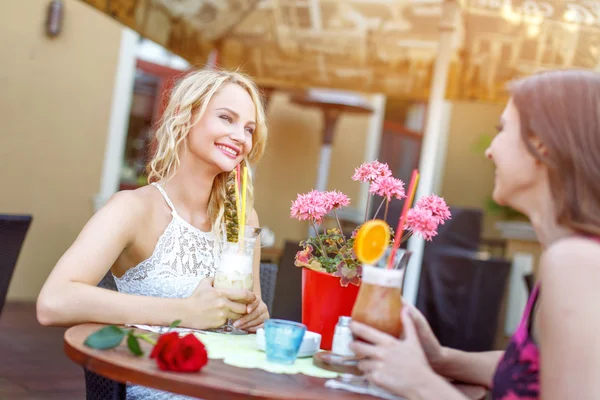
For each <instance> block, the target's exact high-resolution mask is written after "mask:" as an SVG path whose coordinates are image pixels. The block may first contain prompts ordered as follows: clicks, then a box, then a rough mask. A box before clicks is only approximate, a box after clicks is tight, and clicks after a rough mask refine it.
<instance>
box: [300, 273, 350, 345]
mask: <svg viewBox="0 0 600 400" xmlns="http://www.w3.org/2000/svg"><path fill="white" fill-rule="evenodd" d="M358 289H359V287H358V286H356V285H352V284H349V285H348V286H346V287H343V286H342V285H340V278H338V277H335V276H332V275H329V274H326V273H323V272H317V271H313V270H311V269H308V268H302V323H303V324H304V325H306V327H307V329H308V330H309V331H311V332H316V333H320V334H321V349H323V350H331V343H332V341H333V332H334V330H335V325H336V324H337V321H338V319H339V317H340V316H342V315H344V316H350V315H351V314H352V308H353V307H354V302H355V301H356V297H357V296H358Z"/></svg>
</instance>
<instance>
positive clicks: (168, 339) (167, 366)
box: [150, 332, 208, 372]
mask: <svg viewBox="0 0 600 400" xmlns="http://www.w3.org/2000/svg"><path fill="white" fill-rule="evenodd" d="M150 358H155V359H156V363H157V364H158V367H159V368H160V369H162V370H164V371H176V372H198V371H200V369H202V367H204V366H205V365H206V363H207V362H208V354H207V353H206V348H205V347H204V344H202V342H201V341H199V340H198V338H197V337H196V336H194V335H193V334H191V333H189V334H187V335H185V336H184V337H182V338H180V337H179V335H178V334H177V332H171V333H167V334H164V335H161V336H160V337H159V338H158V342H157V343H156V345H155V346H154V348H153V349H152V353H151V354H150Z"/></svg>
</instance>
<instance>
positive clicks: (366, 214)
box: [365, 195, 371, 222]
mask: <svg viewBox="0 0 600 400" xmlns="http://www.w3.org/2000/svg"><path fill="white" fill-rule="evenodd" d="M370 205H371V195H369V196H368V197H367V209H366V210H365V222H367V218H368V217H369V206H370Z"/></svg>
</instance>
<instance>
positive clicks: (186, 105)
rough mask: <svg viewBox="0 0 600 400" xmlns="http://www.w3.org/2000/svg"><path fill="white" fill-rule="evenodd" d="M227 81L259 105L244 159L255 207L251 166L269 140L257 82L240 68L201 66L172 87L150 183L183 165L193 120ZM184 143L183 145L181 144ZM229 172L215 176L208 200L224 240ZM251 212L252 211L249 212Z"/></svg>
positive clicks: (158, 134) (150, 167)
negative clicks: (246, 93) (233, 69)
mask: <svg viewBox="0 0 600 400" xmlns="http://www.w3.org/2000/svg"><path fill="white" fill-rule="evenodd" d="M227 84H236V85H239V86H240V87H241V88H242V89H244V90H246V91H247V92H248V94H249V95H250V97H251V98H252V102H253V103H254V106H255V108H256V128H255V130H254V134H253V135H252V150H251V151H250V153H249V154H248V155H247V157H246V158H244V160H243V161H242V162H241V165H242V166H246V167H247V169H248V182H247V188H248V193H247V203H246V204H247V209H248V210H252V207H253V203H254V188H253V185H252V176H251V175H252V174H251V171H252V169H251V167H252V166H254V165H255V164H256V162H258V160H259V159H260V158H261V157H262V155H263V153H264V150H265V146H266V142H267V126H266V121H265V119H266V118H265V111H264V107H263V103H262V99H261V96H260V94H259V90H258V88H257V86H256V84H255V83H254V82H253V81H252V80H251V79H250V78H249V77H247V76H246V75H244V74H242V73H240V72H237V71H236V72H233V71H225V70H219V69H208V68H204V69H200V70H197V71H194V72H191V73H189V74H187V75H186V76H185V77H184V78H183V79H181V81H180V82H179V83H178V84H177V85H176V86H175V87H174V88H173V90H172V92H171V96H170V98H169V103H168V105H167V107H166V109H165V111H164V113H163V116H162V119H161V121H160V125H159V127H158V129H157V131H156V142H157V148H156V153H155V155H154V157H153V158H152V160H151V161H150V163H149V165H148V170H149V174H148V183H151V182H156V181H159V180H162V179H166V180H168V179H170V178H171V177H172V176H173V175H174V174H175V173H176V171H177V169H178V168H179V166H180V159H179V156H180V152H181V151H182V149H183V150H184V151H185V149H186V147H185V146H186V143H187V141H186V138H187V136H188V134H189V132H190V130H191V128H192V126H193V125H194V124H196V123H197V122H198V121H199V120H200V119H201V118H202V116H203V115H204V112H205V111H206V107H207V106H208V103H209V102H210V100H211V99H212V97H213V96H214V95H215V94H216V93H217V92H218V91H219V89H221V88H223V87H224V86H225V85H227ZM182 146H184V147H183V148H182ZM229 174H230V172H222V173H220V174H219V175H217V177H216V178H215V180H214V182H213V186H212V190H211V193H210V198H209V201H208V216H209V218H210V221H211V224H212V231H213V232H214V233H215V236H216V238H217V240H221V235H222V227H221V225H222V222H223V218H224V213H225V197H226V183H227V179H228V177H229ZM247 215H249V213H248V214H247Z"/></svg>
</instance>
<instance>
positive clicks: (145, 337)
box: [134, 333, 156, 346]
mask: <svg viewBox="0 0 600 400" xmlns="http://www.w3.org/2000/svg"><path fill="white" fill-rule="evenodd" d="M149 335H150V334H149V333H142V334H140V335H134V336H135V337H137V338H138V339H142V340H143V341H144V342H146V343H150V344H151V345H152V346H154V345H155V344H156V340H154V339H152V338H151V337H150V336H149Z"/></svg>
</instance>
